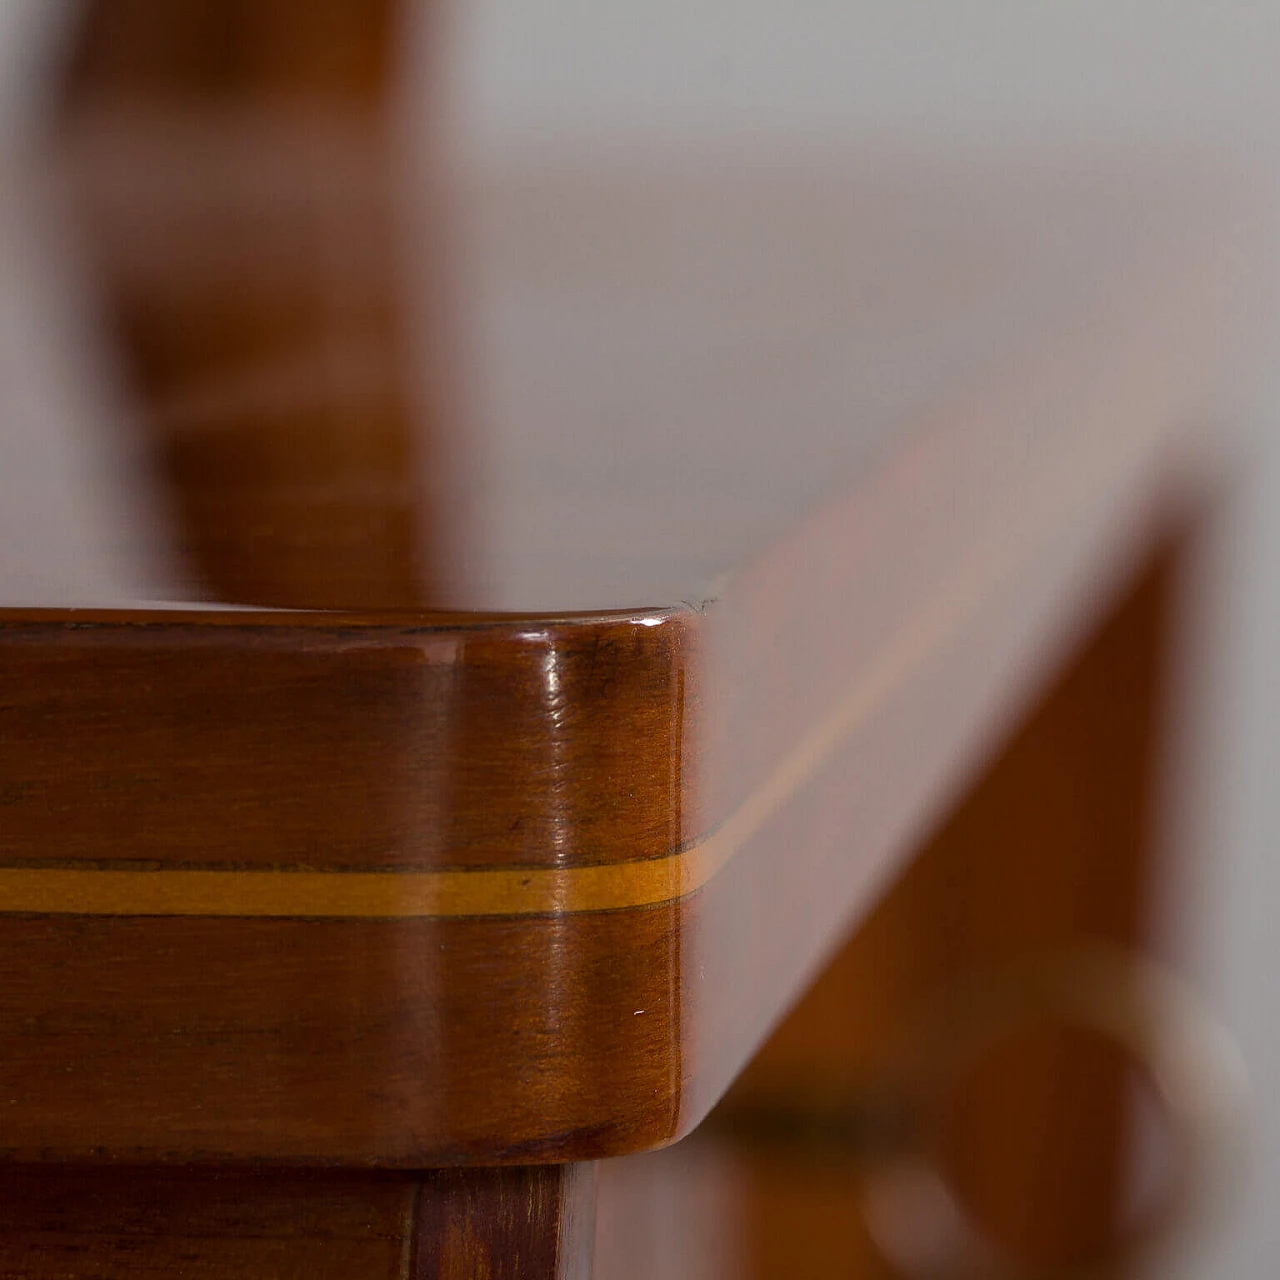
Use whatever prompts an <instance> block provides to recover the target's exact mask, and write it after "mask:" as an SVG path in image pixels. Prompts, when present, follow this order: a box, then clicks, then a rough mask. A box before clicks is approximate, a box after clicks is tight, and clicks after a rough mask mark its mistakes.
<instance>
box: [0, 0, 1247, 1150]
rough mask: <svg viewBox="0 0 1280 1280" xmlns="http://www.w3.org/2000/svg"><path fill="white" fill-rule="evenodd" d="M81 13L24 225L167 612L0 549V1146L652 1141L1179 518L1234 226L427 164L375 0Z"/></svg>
mask: <svg viewBox="0 0 1280 1280" xmlns="http://www.w3.org/2000/svg"><path fill="white" fill-rule="evenodd" d="M161 9H162V10H163V15H162V16H161V17H159V18H157V19H156V21H155V22H153V21H152V20H151V18H150V17H149V16H148V15H149V14H151V13H152V12H153V11H157V12H158V11H159V10H161ZM304 11H305V13H306V15H307V21H306V22H302V21H301V18H300V16H299V15H301V14H303V13H304ZM86 15H87V16H86V25H85V27H84V29H83V32H82V38H81V40H80V42H79V53H78V55H77V56H76V57H75V58H74V59H73V60H72V70H71V73H70V78H69V82H68V89H67V92H66V94H65V95H64V97H65V101H64V111H63V114H62V117H61V119H60V121H59V127H58V129H57V130H55V131H54V143H55V144H56V150H57V156H56V161H55V162H51V164H50V166H49V168H48V169H45V170H42V171H39V172H38V174H37V176H38V177H39V178H40V180H41V181H40V182H35V183H33V186H35V187H37V188H40V189H41V190H43V187H42V185H41V184H42V183H43V182H46V181H48V180H49V179H50V178H51V171H52V177H56V179H57V183H56V184H55V185H56V193H57V194H58V195H59V196H61V197H62V198H63V199H64V200H65V201H66V202H67V204H66V205H64V206H62V207H63V209H64V211H65V210H67V209H69V210H70V214H69V217H68V221H69V223H70V224H71V226H72V227H73V229H74V230H75V231H76V232H77V233H78V235H79V248H80V250H81V255H82V256H81V258H80V259H79V261H80V263H81V264H82V265H83V266H85V267H86V268H87V272H88V274H89V276H90V284H89V290H90V292H91V293H92V294H93V296H95V297H96V298H97V301H98V304H99V312H98V319H99V320H100V321H101V323H100V325H99V329H98V337H99V338H100V339H101V343H102V347H103V350H104V351H105V353H106V354H107V355H108V356H113V357H114V358H115V360H116V362H117V364H118V366H119V367H120V369H121V370H122V371H123V375H124V381H125V383H126V384H127V386H128V388H129V390H130V392H131V394H132V396H133V400H132V401H131V402H130V405H131V409H132V413H131V414H129V415H126V417H127V418H128V421H127V423H126V424H125V431H124V432H123V434H126V435H128V441H127V442H121V448H120V450H119V453H120V457H121V459H122V461H121V463H120V467H119V474H118V475H117V476H116V481H117V482H118V485H119V492H118V493H117V497H118V498H119V499H120V503H121V505H122V506H123V508H124V509H125V511H126V512H134V513H137V512H141V511H143V510H144V509H145V510H147V511H150V512H151V515H152V517H153V519H152V522H151V523H150V524H148V523H147V522H146V521H144V520H142V519H141V518H140V517H139V519H138V521H137V523H136V524H134V523H131V522H130V520H129V519H127V518H125V519H122V521H121V522H120V523H119V524H117V525H115V526H112V527H111V528H110V529H109V530H108V531H107V534H104V536H108V535H109V536H110V538H112V539H114V540H115V541H114V542H113V548H114V550H115V551H116V552H117V553H118V554H119V557H120V559H121V560H122V561H123V562H127V563H130V564H136V565H143V564H147V565H152V566H153V567H154V566H157V565H158V566H159V568H157V569H156V572H155V574H154V576H152V577H148V576H147V574H146V573H144V572H142V571H141V570H140V571H139V575H138V576H139V578H141V579H142V581H141V582H140V583H138V582H136V581H135V585H136V586H137V589H136V590H126V589H125V588H124V587H123V586H122V585H121V583H120V582H119V581H107V582H104V583H103V585H102V586H101V587H100V588H98V587H97V586H96V584H95V590H94V591H93V592H89V591H87V590H82V589H80V588H76V589H67V590H66V591H62V590H61V589H60V588H59V586H58V584H59V583H60V582H74V581H75V575H74V573H73V567H74V561H75V557H74V556H71V555H69V554H67V553H66V551H65V548H64V547H63V545H62V543H61V542H60V541H59V539H58V538H57V537H55V536H51V537H49V538H48V539H39V540H36V543H35V547H34V550H31V549H29V548H26V547H24V550H23V555H22V556H19V557H17V561H18V563H17V564H16V567H10V568H6V567H4V566H5V564H7V562H0V605H2V606H4V607H3V608H0V741H2V743H3V750H2V751H0V863H2V865H0V959H3V961H4V963H5V965H6V972H10V973H12V974H13V977H12V980H11V981H9V982H7V983H5V984H3V986H2V987H0V1015H3V1021H4V1025H5V1027H6V1028H7V1031H6V1036H7V1052H6V1053H5V1054H4V1055H0V1096H2V1095H3V1090H4V1089H6V1088H7V1089H8V1091H9V1092H8V1095H7V1096H9V1097H10V1098H14V1099H18V1102H16V1103H14V1104H12V1105H11V1106H10V1108H9V1109H8V1110H7V1111H5V1112H4V1114H3V1117H0V1151H2V1152H4V1153H5V1154H7V1155H8V1156H10V1157H11V1158H15V1159H27V1160H44V1159H51V1160H56V1159H67V1158H74V1159H77V1160H86V1161H89V1160H106V1159H112V1158H120V1157H122V1156H125V1157H128V1158H131V1159H136V1160H139V1161H143V1160H166V1161H172V1162H184V1161H196V1160H201V1161H208V1162H212V1163H216V1162H219V1161H228V1160H230V1161H237V1160H238V1161H255V1160H256V1161H261V1160H268V1161H269V1160H286V1161H292V1162H299V1163H313V1164H329V1163H336V1162H345V1163H348V1164H355V1165H396V1166H402V1167H406V1168H419V1167H424V1166H429V1165H432V1164H452V1163H476V1164H484V1163H520V1162H524V1161H529V1160H547V1161H567V1160H576V1159H587V1158H594V1157H596V1156H601V1155H607V1154H618V1153H623V1152H627V1151H633V1150H638V1149H642V1148H645V1147H651V1146H656V1145H659V1144H661V1143H664V1142H668V1141H670V1140H672V1139H673V1138H675V1137H677V1136H679V1135H680V1134H682V1133H685V1132H687V1131H688V1130H689V1129H690V1128H691V1127H692V1126H693V1125H695V1124H696V1123H697V1122H698V1120H699V1119H700V1118H701V1117H702V1116H703V1115H705V1113H706V1112H707V1110H708V1109H709V1108H710V1107H711V1106H712V1105H713V1104H714V1102H715V1101H716V1100H717V1099H718V1098H719V1097H720V1096H721V1094H722V1093H723V1092H724V1090H725V1089H726V1088H727V1086H728V1085H729V1083H730V1081H731V1080H732V1078H733V1076H734V1074H735V1073H736V1072H737V1071H738V1069H739V1068H740V1067H741V1066H742V1064H743V1063H744V1062H746V1061H747V1060H748V1058H749V1057H750V1055H751V1053H752V1052H753V1050H754V1049H755V1047H756V1046H757V1045H758V1044H759V1043H760V1041H761V1039H762V1038H763V1037H764V1036H765V1035H766V1033H767V1032H768V1030H769V1028H770V1027H771V1025H772V1024H773V1022H774V1021H775V1020H776V1018H777V1017H778V1016H779V1014H780V1013H781V1011H782V1010H783V1009H785V1008H786V1007H787V1005H788V1003H789V1002H790V1001H791V1000H792V999H794V997H795V994H796V993H797V991H799V990H800V989H802V987H803V985H804V983H805V982H806V981H807V980H808V977H809V976H810V975H811V974H812V973H813V972H814V970H815V969H816V967H817V966H818V965H819V964H820V962H821V960H822V958H823V957H824V956H825V955H826V954H827V953H828V952H829V950H830V948H831V947H832V946H833V945H834V944H835V941H836V939H837V938H838V937H839V936H840V935H841V933H842V932H843V930H844V929H845V928H847V926H848V924H849V922H850V920H851V919H854V918H856V917H857V916H858V915H859V914H861V913H864V912H865V911H866V910H867V909H868V907H869V905H870V903H871V902H872V901H873V900H874V897H875V895H876V893H877V892H878V891H879V889H880V887H881V886H882V885H883V884H884V883H885V882H887V881H888V880H889V879H891V878H892V877H893V876H894V875H895V874H896V872H897V870H898V868H899V867H900V866H901V862H902V858H903V856H904V854H905V851H906V850H907V849H908V848H910V847H911V845H912V842H913V839H914V838H915V837H916V836H917V835H918V833H919V831H920V829H921V827H922V825H923V824H925V823H926V822H927V821H929V819H930V817H931V816H932V815H934V814H936V813H937V812H938V811H940V809H941V808H942V807H943V806H944V805H945V804H946V803H947V801H948V799H949V798H950V797H951V796H952V795H953V794H954V793H955V790H956V788H957V787H958V786H959V785H960V784H961V782H962V781H963V779H964V778H965V777H966V776H967V773H968V771H970V770H971V769H973V768H974V767H975V766H976V764H977V762H979V761H980V760H981V759H982V758H983V755H984V752H985V751H986V749H987V746H988V744H989V742H990V741H991V740H992V738H993V736H994V735H997V734H998V733H999V732H1000V730H1001V728H1002V727H1003V726H1004V725H1006V724H1007V723H1008V722H1009V720H1010V718H1011V717H1012V716H1014V715H1016V714H1017V711H1018V709H1019V707H1021V706H1022V705H1023V704H1024V702H1025V700H1026V698H1027V697H1028V696H1030V694H1031V693H1032V692H1033V691H1034V689H1035V688H1036V686H1037V682H1038V681H1039V680H1040V679H1041V678H1042V677H1043V674H1044V672H1046V671H1047V670H1050V669H1051V668H1052V667H1053V664H1054V662H1055V658H1056V655H1057V654H1058V653H1060V652H1061V651H1062V650H1064V649H1065V648H1067V647H1069V646H1070V644H1071V641H1072V637H1073V635H1074V634H1075V633H1076V632H1077V630H1078V629H1079V628H1080V627H1081V626H1083V625H1085V624H1086V623H1087V621H1088V619H1089V618H1090V617H1091V616H1093V614H1094V612H1095V611H1096V609H1097V607H1098V600H1099V599H1100V598H1101V597H1103V596H1105V594H1106V593H1107V591H1108V590H1109V589H1110V587H1111V586H1112V584H1114V583H1115V582H1116V581H1118V580H1119V579H1120V578H1121V577H1123V575H1124V574H1125V573H1126V572H1128V570H1129V568H1130V567H1131V565H1132V563H1133V562H1134V561H1135V559H1136V558H1139V557H1141V556H1142V555H1143V554H1145V552H1146V549H1147V548H1149V546H1150V545H1151V542H1152V539H1153V538H1154V537H1156V536H1158V533H1159V532H1160V531H1161V530H1163V529H1164V528H1165V526H1166V524H1167V522H1168V520H1169V519H1170V518H1171V513H1174V512H1176V511H1177V510H1179V509H1180V508H1181V506H1182V504H1183V502H1184V501H1185V499H1186V497H1187V495H1188V494H1189V493H1200V492H1202V491H1203V490H1204V489H1205V488H1206V487H1208V486H1210V485H1212V484H1213V483H1214V480H1215V475H1214V473H1215V470H1216V468H1217V466H1218V465H1219V461H1220V459H1222V458H1223V457H1225V456H1227V454H1228V452H1229V450H1227V449H1226V448H1224V443H1225V442H1224V441H1223V440H1222V439H1221V438H1220V433H1219V432H1218V431H1217V430H1216V420H1215V426H1214V428H1207V427H1206V426H1205V424H1206V423H1207V422H1208V421H1209V417H1208V414H1209V411H1210V410H1213V411H1215V413H1216V411H1217V410H1218V409H1219V408H1220V407H1221V406H1222V405H1223V404H1224V403H1225V401H1224V396H1225V394H1226V393H1225V391H1224V388H1225V387H1227V386H1228V385H1229V384H1230V381H1231V375H1232V372H1233V369H1234V365H1233V360H1234V358H1235V355H1236V346H1237V339H1236V335H1237V334H1238V333H1240V332H1241V331H1242V330H1243V329H1244V328H1246V327H1247V322H1248V309H1247V306H1246V302H1245V299H1246V298H1247V296H1248V288H1247V286H1246V285H1244V284H1242V278H1241V277H1242V276H1243V275H1247V274H1248V270H1247V268H1248V266H1249V264H1248V263H1247V262H1244V261H1242V260H1241V257H1240V254H1239V250H1238V246H1239V245H1241V244H1242V243H1243V242H1244V239H1245V237H1244V236H1243V234H1242V235H1240V236H1238V237H1237V236H1232V237H1223V236H1222V235H1220V234H1218V228H1219V227H1221V226H1223V225H1227V223H1228V222H1231V219H1232V218H1233V217H1234V214H1233V211H1232V207H1231V201H1230V199H1229V198H1225V197H1224V198H1223V199H1221V200H1219V199H1217V198H1216V197H1215V196H1213V195H1211V194H1209V193H1205V192H1200V191H1196V190H1195V189H1194V184H1187V183H1185V182H1181V181H1174V180H1172V179H1169V178H1167V177H1164V176H1161V175H1154V174H1153V175H1152V176H1151V177H1150V178H1141V177H1137V176H1133V177H1125V178H1118V177H1111V178H1108V177H1106V176H1105V175H1101V176H1100V175H1099V174H1096V173H1094V174H1090V175H1088V176H1081V175H1080V173H1079V172H1078V171H1077V172H1075V173H1072V172H1068V171H1066V170H1064V173H1063V175H1062V176H1060V177H1048V178H1040V179H1032V178H1028V177H1026V176H1025V175H1024V176H1018V175H1016V174H1013V175H1009V174H1006V175H1004V176H999V175H998V174H996V173H995V172H994V171H993V172H992V173H984V172H977V171H974V172H972V173H970V174H969V176H968V177H967V178H966V177H965V176H964V175H963V174H957V173H956V172H955V171H953V170H952V171H948V167H947V166H946V165H935V166H934V167H933V168H930V167H927V166H925V167H923V168H921V169H920V170H919V172H918V173H916V174H914V175H913V174H912V173H910V172H908V171H907V170H906V169H905V168H904V167H903V166H901V165H899V164H896V163H893V162H886V161H885V160H884V159H883V158H880V159H876V158H874V157H870V156H867V157H864V156H861V155H858V156H850V155H848V154H844V155H836V154H835V153H828V152H818V151H815V152H812V153H808V152H806V153H803V154H802V153H799V152H797V153H792V152H788V153H787V154H786V155H785V156H781V155H780V156H778V157H775V159H774V160H773V161H769V160H767V159H766V158H763V157H762V154H758V155H754V156H747V157H739V158H735V157H734V156H732V155H731V154H729V153H725V154H724V155H722V156H720V157H719V158H718V160H717V163H716V164H713V165H707V164H703V163H700V162H699V161H698V159H697V157H690V156H687V155H686V156H676V157H674V158H667V159H663V158H661V157H654V156H649V157H636V158H635V162H634V164H630V165H626V164H617V163H614V162H613V161H610V162H609V163H607V164H600V165H596V166H594V167H592V166H587V167H585V168H584V167H583V166H582V165H580V164H574V163H569V162H566V161H564V160H563V158H561V159H557V158H555V157H548V156H545V155H541V156H540V155H538V154H536V152H531V153H530V154H529V155H527V156H522V157H521V158H520V159H519V161H518V162H515V161H513V162H510V163H509V164H508V165H507V167H506V168H505V170H503V171H502V172H500V173H497V174H494V173H492V172H488V173H486V172H481V173H474V172H470V171H467V170H466V168H465V166H461V167H460V169H459V170H458V171H455V170H454V169H452V168H446V167H444V166H443V165H442V164H437V165H435V166H432V165H431V164H425V165H424V164H423V163H422V162H423V159H424V157H423V154H422V151H423V150H424V149H425V151H426V152H427V154H428V158H430V157H433V156H435V153H434V151H433V147H434V145H435V143H434V141H432V137H433V135H432V134H431V130H432V128H433V127H434V117H433V116H431V115H430V113H429V112H428V115H427V116H426V117H424V118H423V120H422V121H421V122H420V123H421V128H420V129H417V130H416V131H415V130H406V128H405V124H406V120H405V118H404V115H403V113H404V112H405V111H407V110H408V107H407V106H406V104H407V103H409V102H411V101H418V100H416V99H412V96H411V95H410V96H409V97H405V96H404V95H403V93H402V91H403V90H404V89H405V88H406V86H404V85H402V84H399V83H398V82H397V83H393V82H394V81H396V77H397V76H398V75H399V74H400V68H399V64H398V62H397V60H396V59H395V58H394V57H393V56H392V50H393V48H394V47H395V40H396V31H397V28H396V26H395V24H396V22H397V21H398V19H397V16H396V6H394V5H389V4H387V5H384V4H378V5H372V6H365V5H360V4H357V3H355V2H354V0H325V3H324V4H323V5H322V6H319V7H316V6H305V5H302V4H301V0H299V2H298V3H293V2H292V0H271V2H270V3H266V4H262V5H255V4H248V3H244V4H241V3H235V4H228V5H219V4H214V3H211V2H210V0H184V2H183V3H179V4H173V5H162V6H157V5H155V4H153V3H148V2H146V0H129V3H126V4H115V3H114V0H112V2H111V3H107V2H106V0H103V3H99V4H97V5H91V6H89V9H88V10H87V11H86ZM294 24H300V25H301V26H303V27H305V28H306V30H307V35H306V36H305V38H304V37H302V36H299V37H298V38H297V39H294V38H293V37H292V36H291V35H290V34H289V31H290V28H291V25H294ZM326 33H327V34H326ZM335 33H336V35H335ZM313 37H314V39H313ZM339 37H340V38H339ZM326 40H329V41H331V44H326ZM326 50H327V51H326ZM421 105H422V104H421V102H420V101H419V102H418V106H417V107H415V108H414V109H415V110H417V109H420V108H421ZM398 113H400V114H398ZM414 119H415V121H416V120H417V117H414ZM424 132H425V133H426V134H427V135H429V136H428V140H427V142H425V143H423V144H422V146H420V147H417V144H413V145H410V143H409V142H407V141H406V137H407V136H409V135H412V136H414V137H417V138H421V137H422V134H423V133H424ZM415 147H417V149H416V150H415ZM193 157H198V158H199V160H198V163H197V162H193ZM436 158H437V159H438V157H436ZM423 169H425V170H426V171H427V172H426V175H425V177H424V175H423V172H422V170H423ZM448 210H451V211H452V216H448V217H446V216H445V214H446V211H448ZM1231 225H1234V223H1233V222H1232V223H1231ZM415 242H416V243H419V244H421V245H425V246H427V247H426V249H425V250H421V251H420V252H419V254H418V256H415V249H414V245H415ZM446 276H447V277H448V279H447V280H446V279H445V277H446ZM782 423H785V424H786V430H785V431H783V430H781V428H780V424H782ZM16 456H18V457H19V462H20V454H19V455H16ZM12 473H13V469H12V468H5V474H12ZM4 483H5V481H3V480H0V485H3V484H4ZM50 523H51V527H53V528H54V529H55V531H56V530H57V529H59V528H60V527H61V526H60V525H59V524H58V522H57V521H56V520H51V522H50ZM148 530H149V531H150V533H151V534H152V535H154V537H153V538H152V540H151V541H150V542H148V544H147V546H146V547H143V548H140V547H139V545H138V538H139V537H140V536H141V534H142V533H146V532H147V531H148ZM140 531H141V533H140ZM144 551H145V552H146V553H147V554H143V552H144ZM69 566H70V567H69ZM33 582H34V583H36V584H37V587H36V588H33V587H32V586H31V584H32V583H33ZM245 606H261V607H262V608H256V607H249V608H246V607H245ZM268 609H269V610H270V612H268V611H267V610H268Z"/></svg>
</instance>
